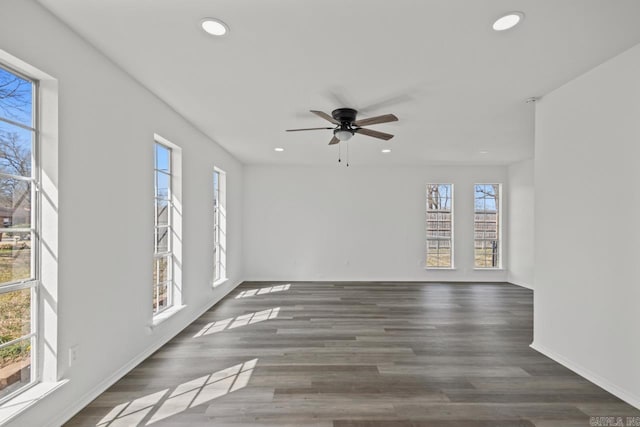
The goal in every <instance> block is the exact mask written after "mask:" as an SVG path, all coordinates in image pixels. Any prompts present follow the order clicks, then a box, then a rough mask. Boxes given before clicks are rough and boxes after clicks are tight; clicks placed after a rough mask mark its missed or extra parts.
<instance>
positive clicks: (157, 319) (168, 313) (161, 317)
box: [149, 305, 186, 329]
mask: <svg viewBox="0 0 640 427" xmlns="http://www.w3.org/2000/svg"><path fill="white" fill-rule="evenodd" d="M185 307H186V305H172V306H170V307H169V308H167V309H166V310H162V311H161V312H160V313H158V314H156V315H155V316H153V321H152V322H151V324H150V325H149V328H150V329H153V328H155V327H156V326H158V325H159V324H160V323H162V322H164V321H165V320H167V319H169V318H171V317H173V316H174V315H175V314H177V313H178V312H180V311H182V310H183V309H184V308H185Z"/></svg>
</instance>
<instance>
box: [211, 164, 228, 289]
mask: <svg viewBox="0 0 640 427" xmlns="http://www.w3.org/2000/svg"><path fill="white" fill-rule="evenodd" d="M226 183H227V180H226V174H225V173H224V172H223V171H221V170H220V169H217V168H216V169H214V171H213V283H214V285H215V284H216V283H219V282H220V281H222V280H224V279H226V277H227V271H226V265H227V251H226V249H227V211H226Z"/></svg>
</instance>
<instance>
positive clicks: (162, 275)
mask: <svg viewBox="0 0 640 427" xmlns="http://www.w3.org/2000/svg"><path fill="white" fill-rule="evenodd" d="M171 161H172V151H171V148H169V147H167V146H166V145H164V144H161V143H159V142H157V141H156V143H155V166H154V180H155V197H154V199H155V217H154V260H153V314H154V315H155V314H158V313H161V312H162V311H164V310H166V309H167V308H169V307H171V306H172V305H173V248H172V240H173V239H172V236H173V201H172V193H171V186H172V183H173V175H172V164H171Z"/></svg>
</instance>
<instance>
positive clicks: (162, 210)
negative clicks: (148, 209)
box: [156, 199, 169, 225]
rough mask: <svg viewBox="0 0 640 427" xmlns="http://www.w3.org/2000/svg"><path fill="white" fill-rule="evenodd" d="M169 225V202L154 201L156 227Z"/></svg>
mask: <svg viewBox="0 0 640 427" xmlns="http://www.w3.org/2000/svg"><path fill="white" fill-rule="evenodd" d="M168 224H169V202H167V201H166V200H162V199H156V225H168Z"/></svg>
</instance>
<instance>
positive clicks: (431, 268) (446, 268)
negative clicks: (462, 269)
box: [424, 267, 457, 271]
mask: <svg viewBox="0 0 640 427" xmlns="http://www.w3.org/2000/svg"><path fill="white" fill-rule="evenodd" d="M424 269H425V270H428V271H438V270H443V271H455V270H457V268H455V267H425V268H424Z"/></svg>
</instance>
